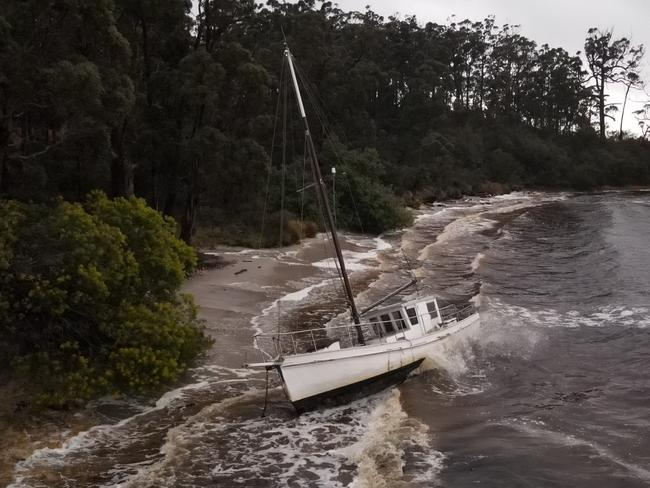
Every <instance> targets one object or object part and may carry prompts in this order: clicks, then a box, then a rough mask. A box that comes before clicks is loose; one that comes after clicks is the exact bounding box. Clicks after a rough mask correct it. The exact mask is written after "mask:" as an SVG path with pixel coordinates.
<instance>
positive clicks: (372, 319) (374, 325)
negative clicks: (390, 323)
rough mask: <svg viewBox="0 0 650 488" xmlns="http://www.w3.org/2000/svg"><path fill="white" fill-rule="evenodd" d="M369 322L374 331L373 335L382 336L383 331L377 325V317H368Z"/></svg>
mask: <svg viewBox="0 0 650 488" xmlns="http://www.w3.org/2000/svg"><path fill="white" fill-rule="evenodd" d="M370 323H371V324H372V330H374V331H375V335H376V336H377V337H384V331H383V330H382V329H381V325H379V319H378V318H377V317H370Z"/></svg>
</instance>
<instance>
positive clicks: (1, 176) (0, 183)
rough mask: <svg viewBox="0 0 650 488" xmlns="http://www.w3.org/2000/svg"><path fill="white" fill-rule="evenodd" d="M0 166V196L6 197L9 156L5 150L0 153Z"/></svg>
mask: <svg viewBox="0 0 650 488" xmlns="http://www.w3.org/2000/svg"><path fill="white" fill-rule="evenodd" d="M1 164H2V166H1V167H0V195H6V194H7V193H8V192H9V169H8V164H9V155H8V154H7V149H6V148H5V149H4V151H2V161H1Z"/></svg>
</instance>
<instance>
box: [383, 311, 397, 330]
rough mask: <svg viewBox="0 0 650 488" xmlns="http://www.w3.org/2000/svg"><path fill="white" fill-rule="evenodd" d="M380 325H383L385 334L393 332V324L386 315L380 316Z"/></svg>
mask: <svg viewBox="0 0 650 488" xmlns="http://www.w3.org/2000/svg"><path fill="white" fill-rule="evenodd" d="M381 323H382V324H383V325H384V329H386V333H387V334H391V333H393V332H395V327H393V323H392V322H391V321H390V315H388V314H387V313H385V314H383V315H382V316H381Z"/></svg>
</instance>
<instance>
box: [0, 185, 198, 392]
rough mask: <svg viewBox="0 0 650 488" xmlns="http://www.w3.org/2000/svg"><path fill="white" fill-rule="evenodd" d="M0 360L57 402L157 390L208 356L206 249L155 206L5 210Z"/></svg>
mask: <svg viewBox="0 0 650 488" xmlns="http://www.w3.org/2000/svg"><path fill="white" fill-rule="evenodd" d="M0 221H1V222H3V225H2V228H1V229H0V242H1V243H2V248H1V249H0V251H1V253H0V265H1V266H2V268H3V272H2V281H1V282H0V296H1V297H2V300H1V301H0V303H1V304H2V305H1V306H0V333H1V335H2V337H3V342H2V343H0V352H2V354H1V355H0V357H2V358H3V362H4V363H5V364H4V366H5V367H6V366H7V364H8V363H13V364H14V365H17V366H18V367H19V368H18V369H19V371H21V372H22V373H23V375H25V376H26V377H27V378H30V381H31V383H32V384H33V385H34V386H35V388H36V390H37V392H38V393H39V394H40V395H41V398H42V400H43V401H44V402H45V403H47V404H54V405H56V404H65V403H67V402H69V401H71V400H75V399H84V398H90V397H92V396H96V395H99V394H106V393H119V392H135V393H144V392H148V391H151V390H152V389H153V388H155V387H157V386H159V385H160V384H161V383H163V382H169V381H171V380H173V379H175V378H176V377H177V376H178V374H179V373H180V372H181V371H182V370H183V369H184V368H185V367H186V366H187V364H188V363H189V362H190V361H191V360H192V358H193V357H195V356H196V354H197V353H198V352H199V351H200V350H201V348H202V346H203V345H204V339H203V337H202V334H201V330H200V327H199V323H198V322H197V319H196V310H195V309H194V307H193V305H192V302H191V300H190V299H189V298H187V297H181V296H178V288H179V286H180V284H181V283H182V280H183V278H184V277H185V275H186V273H188V272H189V271H190V270H191V269H192V268H193V266H194V264H195V262H196V258H195V256H194V252H193V251H192V249H191V248H189V247H188V246H187V245H185V244H184V243H182V242H181V241H179V240H178V239H177V238H176V237H175V227H174V225H173V223H172V222H171V221H169V220H167V219H164V218H163V217H161V216H160V215H159V214H158V213H157V212H155V211H154V210H152V209H151V208H149V207H147V206H146V204H145V203H144V201H143V200H139V199H135V198H130V199H116V200H109V199H108V198H107V197H106V196H105V195H104V194H101V193H99V192H95V193H93V194H92V195H90V196H89V198H88V200H87V202H86V204H85V207H84V206H82V205H81V204H78V203H68V202H64V201H58V202H57V203H56V204H55V205H54V206H53V207H51V206H47V205H43V204H23V203H17V202H5V203H3V204H2V207H0Z"/></svg>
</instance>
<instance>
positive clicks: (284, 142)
mask: <svg viewBox="0 0 650 488" xmlns="http://www.w3.org/2000/svg"><path fill="white" fill-rule="evenodd" d="M288 93H289V77H288V76H287V77H286V80H285V87H284V97H283V99H284V104H283V107H282V170H281V176H280V243H279V244H280V246H282V245H284V198H285V177H286V171H287V170H286V168H287V94H288Z"/></svg>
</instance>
